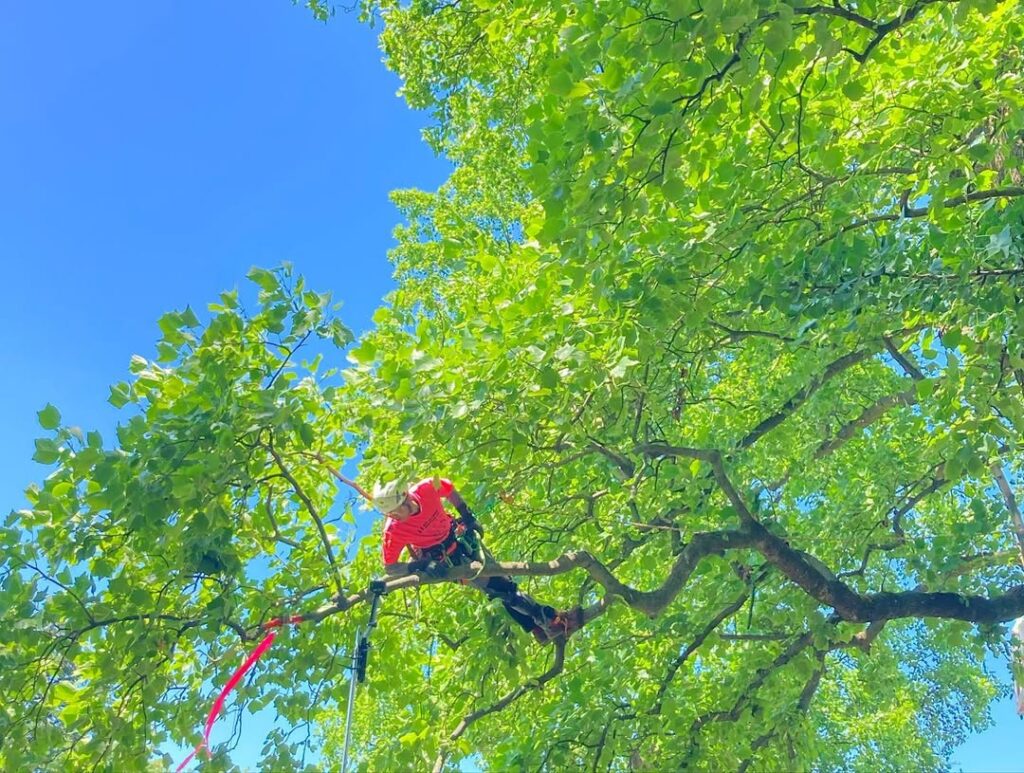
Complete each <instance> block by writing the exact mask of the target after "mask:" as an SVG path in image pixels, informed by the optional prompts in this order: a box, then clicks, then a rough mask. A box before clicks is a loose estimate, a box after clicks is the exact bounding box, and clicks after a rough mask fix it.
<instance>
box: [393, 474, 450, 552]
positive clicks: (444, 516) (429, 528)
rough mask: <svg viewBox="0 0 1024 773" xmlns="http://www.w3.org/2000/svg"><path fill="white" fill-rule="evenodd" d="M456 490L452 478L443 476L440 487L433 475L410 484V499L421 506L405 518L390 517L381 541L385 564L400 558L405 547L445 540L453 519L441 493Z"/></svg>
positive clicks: (422, 545)
mask: <svg viewBox="0 0 1024 773" xmlns="http://www.w3.org/2000/svg"><path fill="white" fill-rule="evenodd" d="M454 490H455V489H454V486H452V482H451V481H450V480H445V479H444V478H440V479H439V486H438V487H437V488H435V487H434V479H433V478H427V479H426V480H422V481H420V482H419V483H416V484H414V485H413V486H411V487H410V488H409V499H413V500H415V501H416V502H418V503H419V506H420V510H419V512H418V513H416V515H413V516H411V517H409V518H406V519H405V520H404V521H399V520H396V519H394V518H388V519H387V521H386V522H385V524H384V538H383V539H382V540H381V545H380V547H381V554H382V555H383V557H384V563H385V564H393V563H395V562H397V561H398V559H399V558H401V556H402V549H403V548H406V547H414V548H431V547H433V546H434V545H439V544H440V543H442V542H444V540H445V538H446V537H447V536H448V534H449V533H450V532H451V530H452V523H453V521H454V519H453V518H452V517H451V516H450V515H448V513H446V512H445V510H444V506H443V505H442V504H441V497H448V496H449V495H451V493H452V491H454Z"/></svg>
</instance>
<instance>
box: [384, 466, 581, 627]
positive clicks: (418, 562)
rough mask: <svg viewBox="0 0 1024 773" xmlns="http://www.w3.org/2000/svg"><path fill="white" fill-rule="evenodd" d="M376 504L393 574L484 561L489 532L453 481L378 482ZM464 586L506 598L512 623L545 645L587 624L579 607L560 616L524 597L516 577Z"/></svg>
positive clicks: (437, 572) (434, 572) (430, 573)
mask: <svg viewBox="0 0 1024 773" xmlns="http://www.w3.org/2000/svg"><path fill="white" fill-rule="evenodd" d="M442 498H443V499H447V500H448V501H449V502H450V503H451V505H452V506H453V507H454V508H455V509H456V510H457V511H458V513H459V515H460V516H461V517H460V518H459V519H458V520H456V519H455V518H453V517H452V516H450V515H449V514H448V513H447V512H445V509H444V505H443V503H442V501H441V500H442ZM372 500H373V506H374V507H375V508H377V509H378V510H380V512H382V513H383V514H384V515H385V516H386V518H387V520H386V521H385V523H384V537H383V540H382V542H381V553H382V557H383V559H384V570H385V572H387V573H388V574H389V575H397V574H406V573H409V574H423V575H426V576H427V577H440V576H443V575H444V574H445V572H447V570H448V568H449V567H454V566H459V565H461V564H465V563H467V562H469V561H472V560H474V559H478V560H483V557H484V548H483V544H482V542H481V537H482V536H483V528H482V527H481V526H480V524H479V523H477V520H476V516H474V515H473V511H472V510H470V509H469V507H468V506H467V505H466V502H465V501H464V500H463V499H462V497H461V496H459V492H458V491H456V490H455V487H454V486H453V485H452V483H451V481H449V480H446V479H444V478H436V479H429V478H428V479H427V480H423V481H420V482H419V483H415V484H413V485H411V486H407V485H405V484H404V483H402V482H400V481H390V482H388V483H384V484H377V485H376V486H374V489H373V497H372ZM403 548H408V549H409V553H410V554H411V555H412V558H413V560H412V561H410V562H408V563H400V562H399V560H398V559H399V558H401V555H402V549H403ZM463 582H464V583H467V584H469V585H472V586H473V587H474V588H479V589H480V590H482V591H483V592H484V593H486V594H487V596H488V597H490V598H493V599H498V600H500V601H501V602H502V604H504V606H505V611H506V612H508V614H509V615H510V616H511V617H512V619H513V620H515V621H516V622H517V623H518V624H519V625H520V627H522V629H523V630H524V631H527V632H528V633H531V634H533V637H534V638H535V639H536V640H537V641H538V642H540V643H541V644H547V643H548V642H550V641H553V640H555V639H557V638H559V637H562V636H565V637H568V636H570V635H571V634H572V633H573V632H574V631H576V630H577V629H578V628H579V627H580V625H581V624H582V618H583V614H582V610H581V609H580V608H579V607H576V608H574V609H572V610H569V611H567V612H557V611H556V610H555V609H554V607H550V606H547V605H544V604H539V603H538V602H537V601H535V600H534V599H533V598H531V597H530V596H528V595H527V594H526V593H523V592H522V591H521V590H519V586H518V585H517V584H516V582H515V581H514V580H513V579H512V578H510V577H481V578H473V579H470V580H463Z"/></svg>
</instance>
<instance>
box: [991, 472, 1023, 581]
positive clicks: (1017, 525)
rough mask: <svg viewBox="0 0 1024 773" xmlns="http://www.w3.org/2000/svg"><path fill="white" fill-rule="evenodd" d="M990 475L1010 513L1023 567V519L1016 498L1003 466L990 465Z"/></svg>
mask: <svg viewBox="0 0 1024 773" xmlns="http://www.w3.org/2000/svg"><path fill="white" fill-rule="evenodd" d="M991 469H992V475H993V476H994V477H995V479H996V485H998V486H999V491H1000V493H1002V495H1003V501H1004V502H1005V503H1006V509H1007V510H1009V511H1010V524H1011V525H1012V527H1013V534H1014V536H1015V537H1016V538H1017V547H1018V549H1019V550H1020V560H1021V564H1022V565H1024V518H1021V513H1020V507H1019V506H1018V505H1017V498H1016V497H1015V496H1014V494H1013V489H1012V488H1011V487H1010V482H1009V481H1008V480H1007V479H1006V473H1004V472H1003V465H1002V464H1000V463H999V462H996V463H994V464H993V465H992V467H991Z"/></svg>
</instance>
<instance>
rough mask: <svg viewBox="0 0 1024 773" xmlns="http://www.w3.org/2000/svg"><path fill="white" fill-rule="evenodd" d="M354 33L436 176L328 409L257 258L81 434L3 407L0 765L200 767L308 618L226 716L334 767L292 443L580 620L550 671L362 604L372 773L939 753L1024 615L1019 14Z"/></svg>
mask: <svg viewBox="0 0 1024 773" xmlns="http://www.w3.org/2000/svg"><path fill="white" fill-rule="evenodd" d="M364 13H365V14H366V15H367V16H369V17H374V18H380V19H382V20H383V23H384V26H383V33H382V42H383V45H384V48H385V52H386V54H387V58H388V62H389V64H390V66H392V67H393V68H394V69H395V70H396V71H397V72H398V74H399V75H400V76H401V77H402V79H403V82H404V86H403V93H404V95H405V97H406V98H407V100H408V101H409V103H410V104H411V105H412V106H414V107H418V108H426V109H429V110H431V111H432V112H433V115H434V116H435V118H436V123H435V126H434V127H433V128H432V129H431V130H430V131H429V132H428V141H430V142H431V143H432V144H433V146H434V147H435V148H436V149H437V150H438V151H439V152H443V153H445V154H446V155H447V156H448V157H449V158H451V159H452V161H453V162H454V164H455V171H454V172H453V174H452V176H451V179H450V180H449V181H448V182H447V183H446V184H445V185H444V186H443V187H442V188H441V189H440V190H439V191H437V192H433V193H428V192H422V191H401V192H398V193H396V194H395V199H396V201H397V202H398V204H399V205H400V206H401V207H402V210H403V212H404V214H405V217H406V224H405V225H404V226H402V227H400V228H399V229H398V231H397V234H398V239H399V246H398V247H397V249H396V250H395V252H394V255H393V258H394V262H395V267H396V276H397V280H398V288H397V289H396V290H395V291H394V292H393V293H392V294H391V295H390V296H389V297H388V298H387V300H386V303H385V305H384V306H382V307H381V308H380V309H379V310H378V312H377V313H376V314H375V316H374V329H373V330H371V331H370V332H368V333H367V334H366V335H365V336H363V337H362V338H361V339H360V341H359V342H358V344H357V345H356V346H355V348H353V349H352V350H351V351H350V352H349V353H348V358H349V361H350V365H351V367H349V368H348V370H347V371H345V373H344V379H343V382H341V383H339V381H338V379H337V378H336V373H335V372H334V371H333V370H331V369H329V370H327V371H323V372H321V371H319V369H318V365H319V361H318V360H314V361H311V362H302V361H299V360H298V359H297V357H298V356H301V355H300V352H301V351H303V349H302V348H301V347H300V344H303V343H306V344H307V345H308V343H309V342H311V341H313V340H314V339H316V340H323V341H324V342H325V343H327V342H330V343H332V344H334V345H337V346H342V347H343V346H345V345H346V344H347V343H348V334H347V331H346V330H345V329H344V328H343V327H342V326H341V325H340V323H338V322H336V321H334V320H333V319H332V318H331V317H330V316H329V315H328V314H327V302H326V300H325V299H324V298H323V297H322V296H319V295H316V294H315V293H311V292H310V291H308V290H306V289H305V288H304V287H303V286H302V283H301V280H300V279H297V278H295V277H293V276H291V274H290V273H289V271H288V270H287V269H280V270H278V271H276V272H267V271H261V270H254V272H253V274H251V278H252V279H254V280H255V281H256V282H257V283H258V284H259V285H260V287H261V294H260V301H259V306H258V308H257V310H256V311H255V312H254V313H251V314H245V313H243V311H242V310H241V309H240V308H239V307H238V305H237V304H238V302H237V299H236V298H234V297H233V296H226V297H225V298H224V299H222V303H221V304H219V305H215V306H213V307H211V311H210V318H209V320H208V321H207V322H205V323H204V324H200V321H199V319H198V318H197V317H196V316H195V315H193V314H192V313H191V312H190V311H188V310H186V311H185V312H182V313H178V314H172V315H168V316H166V317H164V318H163V320H162V322H161V329H162V331H163V333H164V339H163V340H162V341H161V342H160V344H159V345H158V357H157V361H156V362H149V361H146V360H142V359H141V358H139V359H138V360H134V361H133V366H132V367H133V374H134V378H133V380H132V381H131V382H130V383H127V384H122V385H116V386H115V387H114V388H113V390H112V393H111V399H112V400H114V401H115V402H116V403H124V404H125V405H126V407H127V408H128V409H129V412H130V413H131V416H130V418H129V419H128V420H127V421H126V422H125V423H124V424H123V425H122V426H121V428H120V430H119V433H118V434H119V437H118V438H117V443H116V444H113V445H110V446H106V445H104V443H103V441H102V440H101V439H100V438H99V437H98V436H95V435H93V434H90V435H87V436H86V437H84V438H83V437H82V436H81V433H77V432H76V430H74V429H73V428H69V427H66V426H64V425H63V424H62V422H61V418H60V416H59V413H58V412H57V409H55V408H53V407H52V406H47V407H46V408H44V409H43V410H42V411H41V412H40V417H39V418H40V423H41V425H42V426H43V428H44V429H46V430H48V432H49V434H48V435H47V436H46V437H44V438H43V439H41V440H40V441H39V443H38V444H37V460H38V461H40V462H41V463H43V464H47V465H52V466H53V469H54V471H53V472H52V474H51V475H50V476H49V477H48V478H47V479H46V481H45V482H44V484H43V485H42V486H39V487H35V488H32V489H30V501H31V504H32V509H31V510H28V511H22V512H19V513H13V514H12V515H11V516H10V517H9V519H8V522H7V525H6V528H5V530H4V532H3V536H4V542H5V557H4V564H3V577H4V579H3V585H2V590H0V607H2V608H3V609H4V612H3V614H4V620H5V623H6V624H5V625H4V626H3V628H2V632H0V667H2V668H0V671H2V673H3V674H4V677H3V678H2V681H0V685H2V690H3V695H4V697H5V699H6V703H7V705H8V706H12V707H17V709H16V710H15V711H14V713H13V714H9V715H8V716H7V717H6V718H5V719H2V720H0V734H2V738H0V740H2V741H3V743H2V745H0V746H2V749H3V751H2V752H0V755H4V757H3V759H4V761H5V763H6V764H8V765H11V764H37V765H47V764H49V765H58V764H67V763H71V764H73V765H84V764H96V763H97V762H98V763H100V764H106V765H111V766H117V765H120V764H127V763H135V764H136V765H141V764H142V763H143V762H144V761H145V760H147V759H152V757H153V754H154V747H155V745H156V744H158V743H159V742H160V741H162V740H165V739H167V738H174V739H175V740H180V739H189V740H195V739H196V738H197V736H196V733H197V732H198V728H197V727H196V725H197V724H198V722H197V718H198V717H199V716H201V715H202V713H203V711H204V709H205V707H206V706H207V705H208V702H209V699H210V694H211V692H212V688H211V685H212V684H220V683H222V682H223V681H224V678H225V677H226V675H227V674H228V673H229V672H230V670H231V668H232V667H233V666H234V664H235V663H236V662H237V660H238V659H239V655H238V648H239V645H240V644H249V643H250V642H251V640H252V639H253V638H254V637H255V635H256V632H257V631H258V626H259V623H260V622H261V621H265V620H267V619H268V618H270V617H271V616H274V615H278V614H281V613H286V612H288V611H294V610H299V611H301V612H305V613H312V614H313V615H314V617H315V619H316V622H315V623H314V622H309V623H304V624H302V625H299V626H296V627H294V628H292V629H289V630H288V632H287V634H284V635H282V637H281V638H280V639H279V640H278V643H277V644H275V648H274V649H273V650H272V651H271V654H270V655H268V656H267V661H266V667H262V668H261V670H260V672H259V677H258V679H256V680H253V681H252V682H250V683H248V684H246V685H245V686H244V687H243V688H241V690H240V693H239V694H238V698H237V699H236V700H235V701H234V704H233V705H234V706H237V707H244V709H245V710H246V711H248V710H253V709H258V708H260V707H261V706H268V705H273V708H274V709H275V710H276V711H277V712H278V714H279V715H280V716H281V717H283V718H284V721H285V722H286V723H288V724H289V725H290V727H291V728H292V729H293V731H294V732H293V734H289V735H286V733H284V732H279V733H278V734H277V735H275V736H274V737H272V738H271V739H270V742H269V743H268V745H267V747H266V748H265V754H266V761H267V764H272V765H276V766H281V767H286V766H294V765H296V764H298V762H299V760H300V759H301V757H300V755H301V754H302V753H303V743H302V738H303V737H308V733H307V731H308V730H309V729H310V728H311V727H312V728H315V729H316V730H317V733H318V736H319V737H320V738H321V739H322V740H323V741H324V747H323V753H324V754H325V756H326V761H327V762H337V760H338V759H339V757H340V753H341V743H342V737H341V736H342V726H343V721H344V717H343V714H342V712H343V708H344V701H345V697H346V684H345V682H344V675H345V672H344V668H343V666H344V661H343V657H342V654H341V653H342V650H343V649H344V646H345V644H346V643H347V642H349V641H350V640H351V637H352V632H353V629H354V626H355V625H356V624H357V623H359V622H361V617H362V616H363V615H364V609H365V607H363V606H357V605H358V603H359V602H360V601H362V600H363V596H362V595H361V593H360V591H361V590H362V589H363V588H365V586H366V583H367V581H368V580H369V579H370V577H371V576H373V575H375V574H376V573H379V557H378V554H377V549H376V541H377V537H376V535H377V534H378V532H379V524H378V523H375V522H373V521H372V517H371V516H369V515H363V514H359V515H358V516H357V517H358V518H365V519H366V520H365V521H364V523H365V524H366V525H367V526H369V525H370V524H371V523H373V526H372V529H373V532H372V533H371V534H370V535H369V536H366V537H362V538H360V539H358V540H355V538H354V537H353V536H352V535H351V534H350V533H344V532H343V530H342V529H341V528H339V527H338V525H337V521H338V519H340V518H342V517H344V516H343V514H342V513H341V512H340V511H341V510H342V509H343V506H342V504H341V503H338V502H337V501H336V500H337V499H338V492H337V489H336V488H335V487H334V486H333V484H332V477H331V474H330V470H329V469H328V468H327V466H325V464H324V463H323V462H321V461H320V460H319V459H318V458H317V457H318V455H322V456H323V458H325V459H327V460H328V462H329V463H330V464H334V465H336V464H339V463H341V462H343V461H344V460H345V459H347V458H350V457H351V456H352V455H353V454H355V453H356V452H357V451H358V452H360V453H361V460H360V470H361V475H360V477H361V479H362V480H364V481H365V482H367V483H368V482H370V481H372V480H374V479H378V478H384V477H395V476H399V475H403V476H413V475H416V476H419V477H425V476H428V475H433V474H443V475H445V476H447V477H450V478H452V479H454V481H455V483H456V485H457V486H458V487H459V489H460V490H461V491H462V492H463V494H464V496H465V497H466V498H467V499H468V500H469V502H470V504H471V506H473V507H474V509H475V510H477V512H478V513H479V514H480V515H481V517H482V520H483V522H484V524H485V526H486V527H487V530H488V534H487V541H488V544H489V546H490V548H491V550H492V551H493V552H494V554H495V555H496V556H497V558H498V559H499V561H502V562H504V563H503V564H501V565H499V566H488V567H484V568H483V571H485V572H491V573H501V572H504V573H513V574H516V575H518V576H519V577H520V580H521V582H523V584H524V585H525V586H526V587H527V588H528V589H529V590H530V592H531V593H533V594H534V595H536V596H537V597H538V598H540V599H542V600H544V601H546V602H548V603H552V604H555V605H557V606H561V607H564V606H569V605H573V604H581V605H583V607H584V608H585V616H586V625H585V626H584V628H583V630H582V631H580V632H579V633H578V634H576V636H574V637H573V638H572V639H571V640H570V641H569V642H568V643H563V644H559V645H557V646H554V647H550V648H547V649H542V648H540V647H538V646H537V645H536V644H535V643H533V641H532V639H530V638H529V637H528V636H525V635H523V634H522V633H520V632H519V631H518V630H517V629H514V627H510V625H509V622H508V620H507V619H506V618H505V617H504V616H503V613H502V611H501V609H500V607H497V608H496V607H495V606H493V605H491V604H488V603H487V602H486V601H485V599H484V598H483V597H482V596H480V595H479V594H478V593H476V592H475V591H473V590H472V589H469V588H465V587H462V586H459V585H457V584H453V583H436V582H429V581H421V580H420V579H419V578H417V577H407V578H401V579H399V580H394V581H392V587H393V588H394V590H395V592H394V594H393V595H389V596H388V597H387V599H386V600H385V605H384V609H383V612H382V615H381V626H380V628H378V630H377V631H376V633H375V638H374V653H373V661H372V663H371V667H370V680H369V681H368V683H367V689H365V690H363V691H362V692H361V693H360V695H359V698H358V701H357V714H356V717H355V744H354V748H355V756H356V759H357V760H358V761H359V762H360V764H362V765H364V766H365V767H367V768H368V769H394V768H396V767H413V768H423V767H433V768H434V769H437V770H439V769H442V768H444V767H446V766H448V767H450V768H454V767H455V766H457V765H458V764H459V763H460V761H468V764H475V765H481V766H484V767H486V768H489V769H499V770H505V769H520V768H522V769H538V768H544V767H547V768H551V769H566V768H571V769H576V768H579V767H583V766H586V767H590V768H592V769H598V768H602V767H607V768H611V769H625V768H629V769H652V770H664V769H677V768H681V767H687V768H696V769H710V770H718V769H723V768H726V769H728V768H739V769H741V770H746V769H748V768H751V767H753V768H755V769H759V768H778V767H780V766H781V767H786V768H809V767H815V768H822V769H837V768H843V769H846V768H853V769H864V770H875V769H905V768H908V767H916V768H921V767H927V768H934V767H938V766H941V765H942V764H943V761H944V760H945V759H946V758H947V757H948V755H949V753H950V752H951V751H952V749H953V748H954V747H955V746H956V744H958V743H959V742H961V741H962V740H963V739H964V738H965V737H966V735H967V734H968V733H970V732H972V731H973V730H976V729H979V728H981V727H983V726H984V725H985V724H986V722H987V721H988V718H987V717H988V715H987V708H988V705H989V703H990V702H991V700H992V699H993V698H994V697H995V696H996V695H998V694H1000V692H1001V691H1002V690H1005V686H1004V684H1003V682H1002V681H1001V678H1000V676H999V675H993V674H990V673H988V672H987V671H986V670H985V668H984V665H983V662H984V658H985V656H986V652H990V653H994V654H996V655H1003V654H1005V650H1004V649H1003V647H1002V644H1001V642H1002V641H1003V637H1004V631H1003V627H1002V625H1001V624H1002V623H1004V622H1005V621H1008V620H1010V619H1012V618H1014V617H1016V616H1019V615H1022V614H1024V584H1022V579H1021V562H1022V560H1024V559H1022V551H1024V521H1022V519H1021V514H1020V510H1019V506H1018V502H1019V498H1020V497H1019V492H1020V489H1019V485H1018V484H1019V480H1020V475H1021V455H1020V444H1021V431H1022V429H1024V356H1022V352H1021V347H1020V340H1021V337H1020V326H1021V325H1022V323H1024V318H1022V312H1021V309H1022V308H1024V305H1022V303H1021V275H1022V272H1024V269H1022V268H1021V266H1022V257H1024V256H1022V250H1021V245H1022V239H1021V232H1022V227H1024V220H1022V215H1024V208H1022V203H1021V202H1022V196H1024V183H1022V170H1021V164H1022V155H1024V146H1022V141H1024V140H1022V138H1024V104H1022V101H1024V98H1022V96H1021V94H1022V93H1024V90H1022V88H1021V75H1022V69H1021V68H1022V63H1024V60H1022V50H1021V44H1020V41H1021V40H1022V39H1024V36H1022V35H1021V29H1022V16H1024V14H1022V12H1021V10H1020V7H1019V5H1017V4H1015V3H1012V2H1001V3H1000V2H994V1H992V0H981V1H978V0H964V1H963V2H941V1H938V2H936V1H933V0H916V2H912V3H896V2H888V1H887V0H876V1H872V2H860V3H857V4H856V5H853V4H850V5H843V4H821V5H802V4H795V3H786V2H778V0H757V1H756V2H755V1H754V0H736V2H732V1H730V2H728V3H722V2H712V1H711V0H704V1H703V2H701V3H697V2H691V1H690V0H667V1H666V2H650V3H644V4H636V5H630V4H626V3H621V2H589V3H575V4H563V3H551V2H546V1H544V0H524V2H517V3H514V4H501V5H499V4H496V3H493V2H491V0H470V1H469V2H467V1H465V0H459V1H458V2H413V3H399V2H390V1H388V2H381V3H375V4H371V5H368V6H366V7H365V8H364ZM324 360H325V361H326V362H327V363H328V365H329V366H331V368H333V367H334V366H337V365H338V363H339V360H340V358H339V356H338V351H337V350H327V351H326V352H325V353H324ZM346 512H348V511H346ZM513 562H514V563H513ZM474 571H475V569H474ZM460 572H461V573H462V574H465V571H464V570H462V569H460V570H454V572H453V574H455V575H459V573H460ZM353 608H354V609H353ZM353 612H354V614H353ZM237 710H239V711H241V710H242V709H241V708H239V709H237ZM223 755H224V756H220V757H218V758H217V759H216V760H215V763H214V764H215V765H221V766H223V765H227V764H228V760H227V752H226V751H225V752H223Z"/></svg>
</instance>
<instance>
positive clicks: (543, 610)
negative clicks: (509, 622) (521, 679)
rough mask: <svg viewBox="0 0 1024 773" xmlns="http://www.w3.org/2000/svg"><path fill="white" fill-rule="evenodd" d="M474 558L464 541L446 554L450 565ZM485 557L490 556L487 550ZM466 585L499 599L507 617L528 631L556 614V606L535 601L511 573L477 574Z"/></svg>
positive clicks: (456, 564)
mask: <svg viewBox="0 0 1024 773" xmlns="http://www.w3.org/2000/svg"><path fill="white" fill-rule="evenodd" d="M472 559H473V556H471V555H470V553H469V551H468V550H467V549H466V547H465V545H463V544H462V543H461V542H460V543H459V545H458V547H457V548H456V549H455V551H454V552H453V553H452V554H451V555H449V556H448V560H449V561H450V562H451V564H452V566H459V565H461V564H466V563H469V562H470V561H471V560H472ZM487 559H488V560H491V555H490V553H487ZM466 583H467V584H468V585H472V586H473V587H474V588H477V589H479V590H482V591H483V592H484V593H485V594H487V596H488V598H492V599H498V600H499V601H500V602H501V603H502V605H503V606H504V607H505V611H506V612H508V614H509V617H511V618H512V619H513V620H515V621H516V622H517V623H519V626H520V627H521V628H522V629H523V630H524V631H526V632H527V633H529V632H530V631H532V630H533V629H534V628H537V627H538V626H541V627H543V626H544V625H545V624H547V623H548V622H549V621H550V620H552V619H553V618H554V616H555V614H556V613H555V608H554V607H550V606H548V605H547V604H541V603H539V602H537V601H536V600H535V599H534V598H533V597H532V596H530V595H529V594H528V593H524V592H523V591H521V590H519V586H518V585H517V584H516V581H515V580H513V579H512V578H511V577H476V578H474V579H471V580H466Z"/></svg>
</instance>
